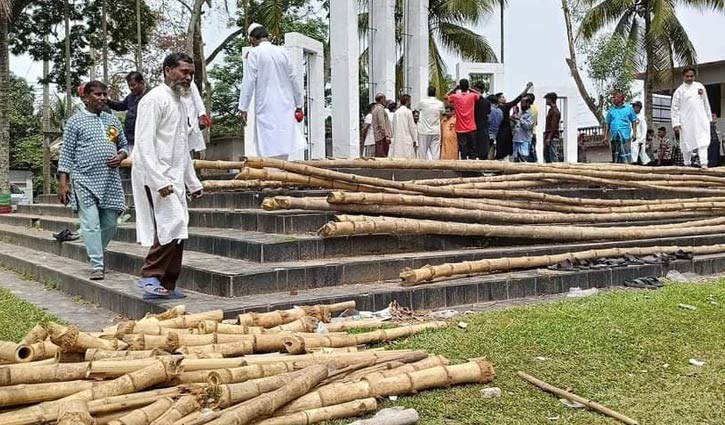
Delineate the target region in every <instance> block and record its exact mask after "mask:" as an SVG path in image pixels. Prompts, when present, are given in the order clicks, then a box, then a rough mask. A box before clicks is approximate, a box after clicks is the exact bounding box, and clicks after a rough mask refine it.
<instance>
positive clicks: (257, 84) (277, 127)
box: [239, 24, 306, 159]
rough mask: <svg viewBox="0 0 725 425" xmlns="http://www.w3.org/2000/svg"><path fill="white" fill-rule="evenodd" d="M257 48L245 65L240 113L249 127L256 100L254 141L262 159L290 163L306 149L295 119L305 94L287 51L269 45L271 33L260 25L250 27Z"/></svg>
mask: <svg viewBox="0 0 725 425" xmlns="http://www.w3.org/2000/svg"><path fill="white" fill-rule="evenodd" d="M249 27H250V31H249V41H250V43H251V44H252V46H254V48H253V49H252V50H250V51H249V53H248V55H247V58H246V61H245V63H244V77H243V78H242V92H241V94H240V96H239V110H240V111H241V118H242V122H243V123H244V124H245V125H246V124H247V112H248V111H249V107H250V104H251V103H252V98H254V118H255V121H254V140H255V143H256V146H257V152H258V153H259V155H261V156H266V157H276V158H279V159H287V158H288V157H289V155H291V154H293V153H295V152H299V151H301V150H303V149H304V148H305V145H306V142H305V139H304V136H303V135H302V131H301V129H300V127H299V124H298V123H297V120H296V119H295V115H297V114H302V103H303V96H302V90H301V89H300V87H299V84H297V79H296V78H295V73H294V69H293V66H292V61H291V60H290V58H289V55H288V54H287V52H286V51H285V49H284V48H282V47H279V46H274V45H272V43H270V42H269V40H268V37H269V33H268V32H267V30H266V29H265V28H264V27H263V26H261V25H259V24H252V25H250V26H249Z"/></svg>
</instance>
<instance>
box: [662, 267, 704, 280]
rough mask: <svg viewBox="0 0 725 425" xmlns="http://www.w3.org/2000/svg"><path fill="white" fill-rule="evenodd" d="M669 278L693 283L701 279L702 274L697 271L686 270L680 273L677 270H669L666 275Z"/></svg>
mask: <svg viewBox="0 0 725 425" xmlns="http://www.w3.org/2000/svg"><path fill="white" fill-rule="evenodd" d="M665 277H666V278H667V279H669V280H673V281H675V282H685V283H691V282H697V281H698V280H700V276H699V275H697V274H695V273H690V272H685V273H680V272H679V271H677V270H670V271H668V272H667V275H666V276H665Z"/></svg>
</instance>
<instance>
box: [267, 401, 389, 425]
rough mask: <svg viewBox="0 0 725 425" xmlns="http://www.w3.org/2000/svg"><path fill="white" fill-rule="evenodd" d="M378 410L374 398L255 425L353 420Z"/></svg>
mask: <svg viewBox="0 0 725 425" xmlns="http://www.w3.org/2000/svg"><path fill="white" fill-rule="evenodd" d="M377 409H378V403H377V401H376V400H375V398H374V397H369V398H364V399H361V400H353V401H348V402H347V403H340V404H335V405H332V406H327V407H320V408H317V409H308V410H303V411H301V412H296V413H290V414H287V415H284V416H277V417H273V418H269V419H265V420H263V421H259V422H257V425H308V424H316V423H320V422H324V421H330V420H334V419H344V418H353V417H357V416H362V415H365V414H366V413H370V412H373V411H375V410H377Z"/></svg>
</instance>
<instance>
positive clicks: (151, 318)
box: [137, 304, 186, 323]
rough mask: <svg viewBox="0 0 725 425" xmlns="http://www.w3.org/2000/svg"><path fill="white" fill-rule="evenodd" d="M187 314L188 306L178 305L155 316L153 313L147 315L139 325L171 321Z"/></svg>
mask: <svg viewBox="0 0 725 425" xmlns="http://www.w3.org/2000/svg"><path fill="white" fill-rule="evenodd" d="M185 313H186V306H185V305H183V304H179V305H176V306H174V307H171V308H170V309H168V310H165V311H162V312H161V313H157V314H153V313H146V316H144V318H143V319H140V320H137V322H139V323H143V322H153V323H156V322H159V321H161V320H169V319H174V318H176V317H179V316H183V315H184V314H185Z"/></svg>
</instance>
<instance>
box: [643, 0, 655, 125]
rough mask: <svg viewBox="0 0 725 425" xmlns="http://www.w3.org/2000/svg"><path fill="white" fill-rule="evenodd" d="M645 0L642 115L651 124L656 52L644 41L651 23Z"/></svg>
mask: <svg viewBox="0 0 725 425" xmlns="http://www.w3.org/2000/svg"><path fill="white" fill-rule="evenodd" d="M648 6H649V5H648V4H647V2H645V4H644V9H645V15H644V33H645V51H646V60H647V66H646V68H645V77H644V116H645V119H646V120H647V122H648V123H649V124H650V125H652V116H653V111H652V109H653V108H652V98H653V95H654V93H653V92H654V86H655V85H654V80H655V72H656V70H655V67H654V57H655V55H656V53H655V52H654V50H653V49H652V46H651V43H649V42H647V41H646V38H647V36H648V35H649V32H650V24H651V21H652V19H651V17H650V13H649V8H648Z"/></svg>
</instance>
